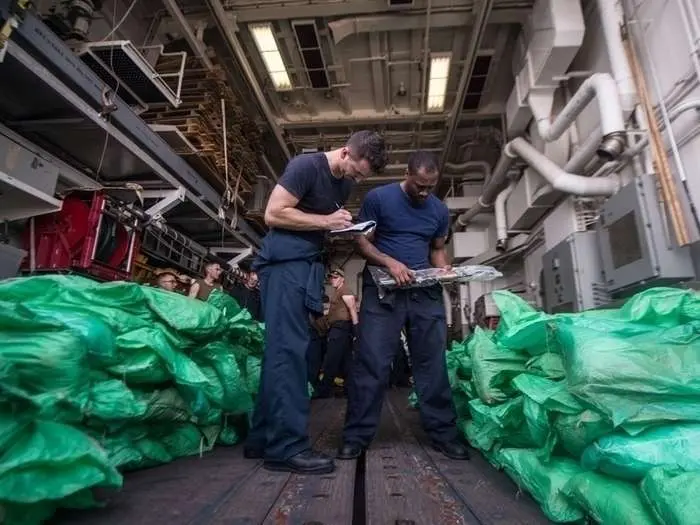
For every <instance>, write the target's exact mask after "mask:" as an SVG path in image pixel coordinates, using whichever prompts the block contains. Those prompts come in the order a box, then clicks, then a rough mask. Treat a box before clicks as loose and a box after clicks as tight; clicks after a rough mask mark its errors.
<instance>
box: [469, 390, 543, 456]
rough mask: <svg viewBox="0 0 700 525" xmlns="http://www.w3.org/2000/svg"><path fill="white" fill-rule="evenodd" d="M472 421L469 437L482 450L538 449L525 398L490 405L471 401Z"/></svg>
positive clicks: (519, 397) (520, 397)
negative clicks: (526, 415) (524, 403)
mask: <svg viewBox="0 0 700 525" xmlns="http://www.w3.org/2000/svg"><path fill="white" fill-rule="evenodd" d="M469 410H470V412H471V416H472V422H473V423H474V424H473V425H472V426H471V429H470V431H469V434H468V435H467V438H468V439H469V442H470V443H471V444H472V445H473V446H474V447H475V448H478V449H479V450H482V451H485V452H488V451H491V450H493V449H494V448H498V447H502V446H505V447H535V446H537V443H536V441H535V439H534V437H533V436H532V433H531V432H530V429H529V427H528V426H527V425H525V415H524V413H523V397H522V396H518V397H516V398H513V399H510V400H508V401H506V402H505V403H502V404H500V405H496V406H489V405H486V404H484V403H482V402H481V400H480V399H474V400H472V401H470V402H469Z"/></svg>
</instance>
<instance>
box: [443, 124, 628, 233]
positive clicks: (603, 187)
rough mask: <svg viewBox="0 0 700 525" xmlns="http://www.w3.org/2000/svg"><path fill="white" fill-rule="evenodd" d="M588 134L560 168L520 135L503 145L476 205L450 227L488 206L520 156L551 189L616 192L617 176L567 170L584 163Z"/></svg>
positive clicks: (589, 145) (586, 193) (461, 224)
mask: <svg viewBox="0 0 700 525" xmlns="http://www.w3.org/2000/svg"><path fill="white" fill-rule="evenodd" d="M592 137H595V135H591V136H589V138H588V139H587V140H586V142H584V144H583V145H582V147H581V149H580V150H579V151H578V152H577V153H576V154H575V155H574V156H573V157H571V159H570V160H569V162H568V163H567V164H566V166H565V167H564V168H561V167H559V166H557V165H556V164H555V163H554V162H552V161H551V160H550V159H548V158H547V157H546V156H545V155H544V154H543V153H541V152H539V151H537V149H535V147H534V146H532V145H531V144H530V143H528V142H527V141H526V140H525V139H524V138H522V137H518V138H515V139H513V140H511V141H510V142H509V143H508V144H506V146H505V147H504V148H503V152H502V153H501V158H500V159H499V160H498V164H496V168H495V169H494V171H493V175H492V176H491V179H490V180H489V182H488V183H487V184H486V186H485V187H484V190H483V192H482V194H481V196H480V197H479V199H478V200H477V204H476V205H475V206H472V207H471V208H469V210H467V211H466V212H464V213H463V214H461V215H459V216H458V217H457V219H456V220H455V222H454V224H453V226H452V228H453V231H454V232H457V231H459V230H460V229H463V228H464V227H465V226H467V224H469V222H470V221H471V220H472V219H473V218H474V217H476V216H477V215H478V214H479V213H482V212H483V211H484V210H486V209H487V208H490V207H491V206H492V203H493V202H494V200H495V198H496V196H497V195H498V194H499V193H500V192H501V191H502V190H503V186H504V185H505V183H506V182H507V180H508V179H507V176H508V172H509V171H510V169H511V167H512V166H513V163H514V162H515V160H516V159H517V158H522V159H523V160H524V161H525V162H527V163H528V164H529V165H530V167H532V168H533V169H534V170H535V171H537V173H539V174H540V175H541V176H542V177H543V178H544V179H545V180H546V181H547V182H548V183H549V185H550V186H551V189H552V190H557V191H562V192H564V193H570V194H573V195H579V196H609V195H613V194H615V193H617V191H618V190H619V187H620V181H619V177H618V176H617V175H611V176H610V177H606V178H598V179H592V178H590V177H582V176H581V175H575V174H574V173H571V172H570V171H578V170H580V169H581V168H582V167H583V166H585V164H586V163H587V162H588V157H587V155H590V154H591V153H590V152H591V151H592V150H593V146H594V145H597V139H596V140H593V138H592ZM574 169H575V170H574Z"/></svg>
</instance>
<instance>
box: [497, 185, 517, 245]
mask: <svg viewBox="0 0 700 525" xmlns="http://www.w3.org/2000/svg"><path fill="white" fill-rule="evenodd" d="M516 185H517V182H516V181H513V182H511V183H510V184H509V185H508V187H507V188H506V189H505V190H503V191H502V192H501V193H499V194H498V197H496V202H495V203H494V205H493V211H494V214H495V216H496V217H495V219H496V239H497V240H496V249H497V250H504V249H505V248H506V246H507V244H508V219H507V217H506V201H507V200H508V197H510V194H511V193H513V190H514V189H515V186H516Z"/></svg>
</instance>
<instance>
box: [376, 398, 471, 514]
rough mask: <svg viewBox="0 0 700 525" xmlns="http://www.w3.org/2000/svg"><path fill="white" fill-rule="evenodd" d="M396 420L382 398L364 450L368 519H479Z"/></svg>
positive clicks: (414, 439) (399, 421)
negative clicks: (372, 434) (370, 441)
mask: <svg viewBox="0 0 700 525" xmlns="http://www.w3.org/2000/svg"><path fill="white" fill-rule="evenodd" d="M400 419H401V417H400V414H399V413H398V412H397V411H396V410H395V409H394V407H392V405H391V404H390V403H388V402H386V403H385V405H384V408H383V410H382V418H381V423H380V426H379V431H378V434H377V438H376V439H375V441H374V443H373V444H372V446H371V447H370V448H369V449H368V450H367V452H366V467H365V469H366V477H365V495H366V496H365V497H366V515H367V523H371V524H372V525H396V524H401V523H405V524H411V525H435V524H437V523H439V524H441V525H471V524H478V523H479V522H478V520H477V519H476V518H475V517H474V515H473V514H472V513H471V511H470V510H469V508H468V507H467V505H465V504H464V502H463V501H462V499H461V498H460V497H459V495H458V494H456V493H455V491H454V490H453V489H452V487H450V485H449V484H448V483H447V482H446V481H445V479H444V478H443V477H442V475H441V474H440V473H439V472H438V470H437V468H436V467H435V464H434V463H433V461H432V459H430V458H429V457H428V455H427V454H426V452H425V450H424V449H423V447H422V446H421V445H420V444H419V443H418V441H417V440H416V438H415V436H413V434H412V433H411V431H410V430H409V429H408V428H407V427H406V426H405V425H402V424H401V420H400Z"/></svg>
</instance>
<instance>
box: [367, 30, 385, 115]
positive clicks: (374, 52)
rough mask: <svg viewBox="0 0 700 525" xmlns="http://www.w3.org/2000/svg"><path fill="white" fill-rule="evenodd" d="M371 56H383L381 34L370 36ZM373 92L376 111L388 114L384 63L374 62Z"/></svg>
mask: <svg viewBox="0 0 700 525" xmlns="http://www.w3.org/2000/svg"><path fill="white" fill-rule="evenodd" d="M369 54H370V56H371V57H380V56H382V48H381V44H380V42H379V33H371V34H370V35H369ZM371 64H372V92H373V94H374V109H375V110H376V111H377V112H378V113H384V112H386V109H387V108H386V105H387V101H386V100H384V81H385V79H384V70H385V66H384V61H380V60H378V59H376V60H372V62H371Z"/></svg>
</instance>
